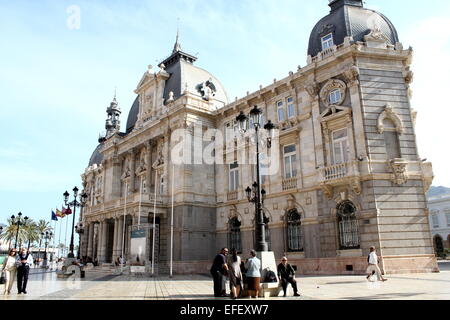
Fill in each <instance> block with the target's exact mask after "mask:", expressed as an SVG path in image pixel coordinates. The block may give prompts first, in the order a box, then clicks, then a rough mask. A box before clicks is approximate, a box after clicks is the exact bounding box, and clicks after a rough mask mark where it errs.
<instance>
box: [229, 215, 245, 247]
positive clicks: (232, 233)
mask: <svg viewBox="0 0 450 320" xmlns="http://www.w3.org/2000/svg"><path fill="white" fill-rule="evenodd" d="M228 245H229V248H230V250H231V249H233V248H235V249H236V250H237V252H242V245H241V222H240V221H239V220H238V218H237V217H234V218H232V219H230V221H229V222H228Z"/></svg>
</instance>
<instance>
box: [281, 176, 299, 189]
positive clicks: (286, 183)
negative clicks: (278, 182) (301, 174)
mask: <svg viewBox="0 0 450 320" xmlns="http://www.w3.org/2000/svg"><path fill="white" fill-rule="evenodd" d="M282 184H283V191H287V190H292V189H297V177H293V178H289V179H283V183H282Z"/></svg>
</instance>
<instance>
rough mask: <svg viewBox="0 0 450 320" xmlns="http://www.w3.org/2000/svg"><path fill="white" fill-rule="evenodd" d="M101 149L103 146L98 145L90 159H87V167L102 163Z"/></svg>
mask: <svg viewBox="0 0 450 320" xmlns="http://www.w3.org/2000/svg"><path fill="white" fill-rule="evenodd" d="M102 149H103V144H99V145H98V146H97V148H95V150H94V152H93V153H92V156H91V158H90V159H89V167H90V166H93V165H94V164H96V165H98V166H99V165H100V164H101V163H102V161H103V155H102V153H101V150H102Z"/></svg>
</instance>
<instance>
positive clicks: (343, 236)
mask: <svg viewBox="0 0 450 320" xmlns="http://www.w3.org/2000/svg"><path fill="white" fill-rule="evenodd" d="M337 214H338V225H339V246H340V249H341V250H346V249H359V235H358V220H357V219H356V207H355V205H354V204H353V203H352V202H351V201H344V202H341V203H340V204H339V205H338V206H337Z"/></svg>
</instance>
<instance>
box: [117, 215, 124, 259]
mask: <svg viewBox="0 0 450 320" xmlns="http://www.w3.org/2000/svg"><path fill="white" fill-rule="evenodd" d="M117 222H118V223H117V256H120V255H121V254H122V233H123V216H120V217H119V218H118V219H117Z"/></svg>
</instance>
